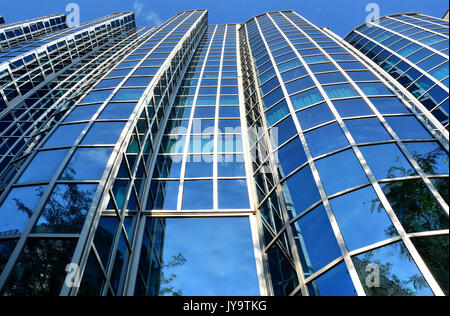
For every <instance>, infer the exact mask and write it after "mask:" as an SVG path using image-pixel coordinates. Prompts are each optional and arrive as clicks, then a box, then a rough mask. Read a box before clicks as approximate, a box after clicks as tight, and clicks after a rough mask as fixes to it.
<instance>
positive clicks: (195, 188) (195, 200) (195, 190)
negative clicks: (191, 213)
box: [183, 180, 214, 210]
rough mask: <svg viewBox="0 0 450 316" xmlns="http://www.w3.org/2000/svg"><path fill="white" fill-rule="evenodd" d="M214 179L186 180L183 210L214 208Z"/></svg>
mask: <svg viewBox="0 0 450 316" xmlns="http://www.w3.org/2000/svg"><path fill="white" fill-rule="evenodd" d="M212 209H214V206H213V181H209V180H195V181H185V182H184V194H183V210H212Z"/></svg>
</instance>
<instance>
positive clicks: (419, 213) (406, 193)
mask: <svg viewBox="0 0 450 316" xmlns="http://www.w3.org/2000/svg"><path fill="white" fill-rule="evenodd" d="M381 188H382V189H383V191H384V194H385V195H386V197H387V199H388V201H389V203H390V204H391V206H392V208H393V209H394V212H395V214H396V215H397V217H398V219H399V220H400V222H401V223H402V225H403V227H404V228H405V230H406V232H407V233H417V232H424V231H432V230H441V229H448V216H447V214H446V213H445V212H444V211H443V210H442V209H441V208H440V206H439V205H438V203H437V202H436V200H435V199H434V198H433V196H432V195H431V192H430V191H429V190H428V189H427V188H426V187H425V184H424V183H423V181H422V180H421V179H414V180H405V181H397V182H390V183H383V184H381ZM378 207H381V206H380V205H379V206H378Z"/></svg>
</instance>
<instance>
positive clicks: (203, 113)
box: [194, 106, 216, 118]
mask: <svg viewBox="0 0 450 316" xmlns="http://www.w3.org/2000/svg"><path fill="white" fill-rule="evenodd" d="M215 116H216V108H215V107H210V106H208V107H196V108H195V113H194V118H214V117H215Z"/></svg>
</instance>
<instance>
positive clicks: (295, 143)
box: [276, 137, 308, 178]
mask: <svg viewBox="0 0 450 316" xmlns="http://www.w3.org/2000/svg"><path fill="white" fill-rule="evenodd" d="M276 157H277V160H278V162H279V166H278V168H279V170H280V173H281V177H282V178H283V177H285V176H287V175H288V174H290V173H291V172H292V171H294V170H295V169H296V168H298V167H300V166H301V165H302V164H304V163H305V162H306V161H307V160H308V159H307V158H306V154H305V151H304V150H303V146H302V143H301V141H300V138H298V137H297V138H295V139H294V140H292V141H291V142H289V143H288V144H286V145H284V146H283V147H281V148H280V149H279V150H278V152H277V153H276Z"/></svg>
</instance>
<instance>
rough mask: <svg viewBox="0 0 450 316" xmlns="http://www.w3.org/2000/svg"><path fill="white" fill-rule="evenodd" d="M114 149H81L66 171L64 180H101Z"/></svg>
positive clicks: (63, 176) (62, 177) (63, 175)
mask: <svg viewBox="0 0 450 316" xmlns="http://www.w3.org/2000/svg"><path fill="white" fill-rule="evenodd" d="M112 151H113V148H79V149H77V151H76V152H75V154H74V156H73V157H72V159H71V160H70V162H69V164H68V165H67V167H66V169H65V170H64V172H63V174H62V176H61V179H64V180H100V179H101V178H102V175H103V173H104V172H105V168H106V164H107V162H108V160H109V157H110V156H111V153H112Z"/></svg>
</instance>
